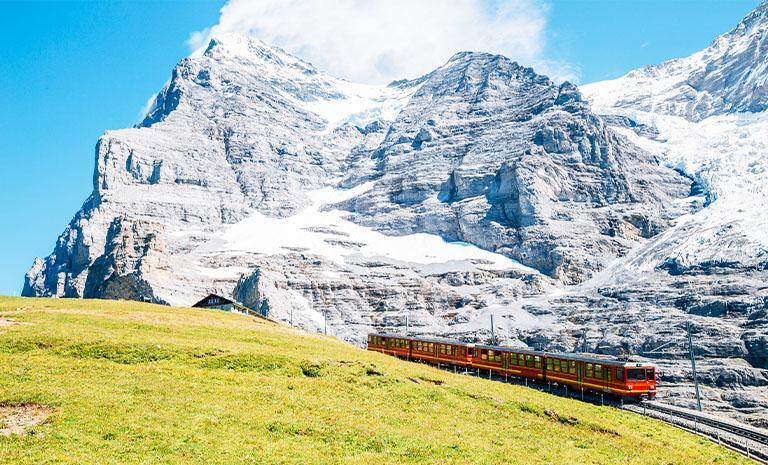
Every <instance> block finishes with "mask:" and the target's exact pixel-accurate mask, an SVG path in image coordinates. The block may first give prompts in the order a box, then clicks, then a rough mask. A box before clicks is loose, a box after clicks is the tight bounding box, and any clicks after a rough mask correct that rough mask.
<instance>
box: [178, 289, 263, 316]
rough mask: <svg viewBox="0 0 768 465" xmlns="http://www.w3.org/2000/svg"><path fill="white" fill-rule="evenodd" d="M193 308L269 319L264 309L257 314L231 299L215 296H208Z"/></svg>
mask: <svg viewBox="0 0 768 465" xmlns="http://www.w3.org/2000/svg"><path fill="white" fill-rule="evenodd" d="M193 307H195V308H210V309H215V310H223V311H225V312H232V313H239V314H241V315H249V316H257V317H261V318H269V315H268V314H267V313H268V310H267V309H266V308H264V309H263V311H262V312H259V311H256V310H253V309H251V308H248V307H246V306H245V305H243V304H241V303H239V302H235V301H234V300H232V299H228V298H226V297H222V296H220V295H216V294H209V295H208V297H206V298H204V299H203V300H201V301H200V302H198V303H196V304H194V305H193Z"/></svg>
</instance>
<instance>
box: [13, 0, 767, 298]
mask: <svg viewBox="0 0 768 465" xmlns="http://www.w3.org/2000/svg"><path fill="white" fill-rule="evenodd" d="M758 3H759V2H758V1H757V0H728V1H719V2H715V1H702V0H699V1H672V0H644V1H639V0H638V1H635V2H630V1H620V0H588V1H587V0H553V1H550V2H549V3H548V4H547V7H546V9H545V13H544V17H545V20H546V24H545V26H544V30H543V38H544V39H545V40H544V42H543V43H544V45H542V47H543V48H542V50H540V51H538V52H536V53H537V57H538V59H540V60H543V61H551V62H553V63H560V64H566V65H567V66H568V68H569V69H572V70H574V72H575V74H576V76H578V78H579V80H580V81H581V82H582V83H587V82H592V81H597V80H602V79H608V78H613V77H618V76H620V75H621V74H623V73H625V72H627V71H629V70H631V69H633V68H636V67H639V66H642V65H644V64H652V63H657V62H659V61H662V60H665V59H669V58H675V57H679V56H685V55H688V54H690V53H691V52H694V51H696V50H699V49H701V48H703V47H705V46H706V45H708V44H709V43H710V42H711V41H712V39H714V37H715V36H717V35H718V34H720V33H723V32H725V31H727V30H728V29H730V28H732V27H733V26H735V25H736V24H737V23H738V21H739V20H740V19H741V18H742V17H743V16H744V15H745V14H746V13H747V12H749V11H750V10H751V9H752V8H754V7H755V6H757V4H758ZM223 5H224V2H223V1H183V0H178V1H174V2H170V1H166V2H157V3H154V2H143V1H112V2H104V3H97V2H83V3H80V2H74V1H67V2H50V3H49V2H38V1H35V2H32V1H28V2H18V3H17V2H8V1H0V44H2V52H1V54H0V109H2V112H0V167H2V181H0V217H1V218H3V221H2V225H1V226H0V294H11V293H16V294H18V293H19V292H20V290H21V287H22V284H23V276H24V273H25V272H26V270H27V268H28V267H29V266H30V264H31V263H32V261H33V259H34V257H36V256H45V255H47V254H49V253H50V251H51V250H52V248H53V246H54V244H55V240H56V238H57V237H58V235H59V234H60V233H61V232H62V231H63V229H64V227H65V226H66V224H67V223H68V222H69V221H70V220H71V218H72V216H73V215H74V213H75V212H76V211H77V209H78V208H79V207H80V205H81V204H82V202H83V201H84V200H85V199H86V197H87V196H88V194H89V193H90V191H91V179H92V172H93V165H94V153H93V149H94V145H95V143H96V140H97V138H98V137H99V135H100V134H101V133H103V132H104V130H107V129H117V128H123V127H128V126H131V125H133V124H135V123H136V122H137V121H138V120H139V114H140V110H141V109H142V107H144V105H145V103H146V101H147V99H148V98H149V97H150V96H151V95H152V94H153V93H156V92H157V91H158V90H159V89H160V88H161V87H162V85H163V84H164V82H165V81H166V80H167V79H168V78H169V76H170V72H171V70H172V68H173V66H174V64H175V63H176V62H177V61H178V60H179V59H181V58H183V57H184V56H186V55H188V54H189V51H190V50H189V46H188V45H187V43H186V42H187V40H188V39H189V37H190V34H191V33H192V32H194V31H201V30H204V29H205V28H207V27H211V26H213V25H215V24H216V23H217V22H218V20H219V9H220V8H221V7H222V6H223ZM447 58H448V57H436V60H437V61H438V64H439V62H441V61H444V60H445V59H447Z"/></svg>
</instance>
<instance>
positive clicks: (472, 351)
mask: <svg viewBox="0 0 768 465" xmlns="http://www.w3.org/2000/svg"><path fill="white" fill-rule="evenodd" d="M467 356H468V357H474V356H475V349H473V348H471V347H467Z"/></svg>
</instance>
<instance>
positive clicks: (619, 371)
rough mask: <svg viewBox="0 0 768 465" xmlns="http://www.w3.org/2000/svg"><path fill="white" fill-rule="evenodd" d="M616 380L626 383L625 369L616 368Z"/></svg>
mask: <svg viewBox="0 0 768 465" xmlns="http://www.w3.org/2000/svg"><path fill="white" fill-rule="evenodd" d="M616 379H617V380H619V381H624V368H621V367H618V368H616Z"/></svg>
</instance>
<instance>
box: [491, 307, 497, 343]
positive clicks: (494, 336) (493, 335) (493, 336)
mask: <svg viewBox="0 0 768 465" xmlns="http://www.w3.org/2000/svg"><path fill="white" fill-rule="evenodd" d="M491 344H496V334H495V333H494V331H493V313H491Z"/></svg>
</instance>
